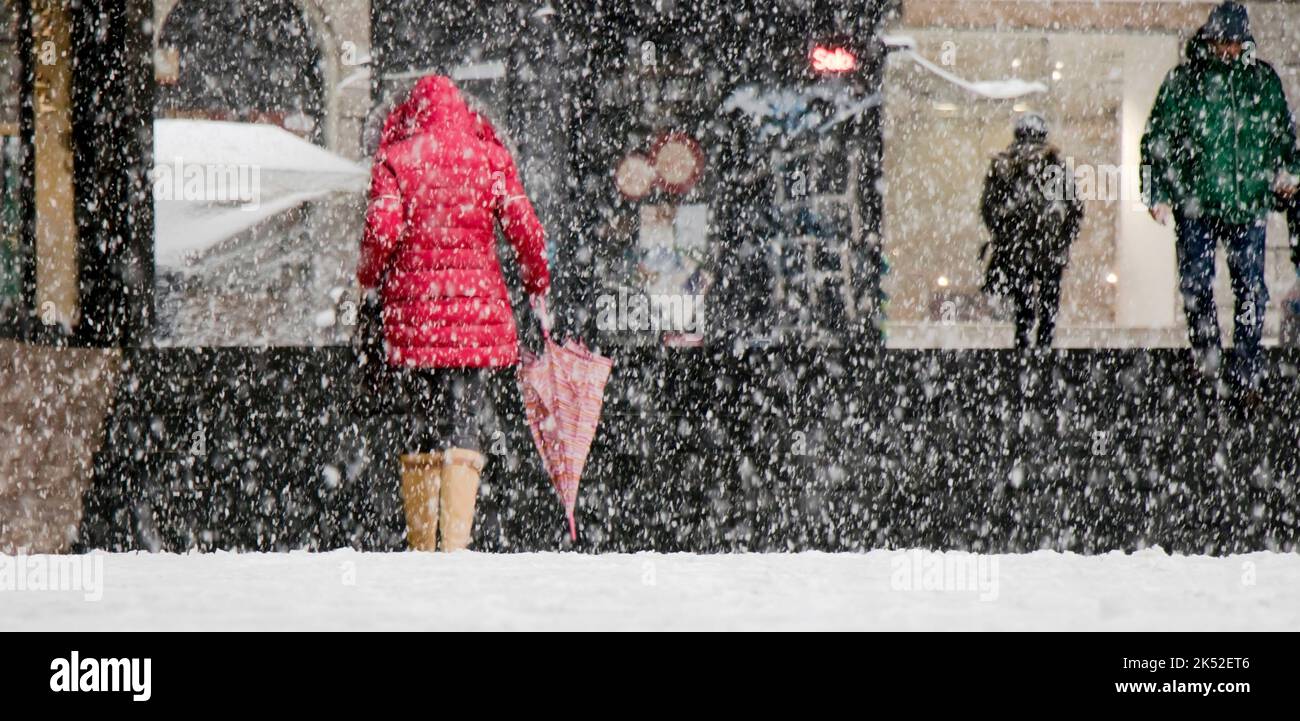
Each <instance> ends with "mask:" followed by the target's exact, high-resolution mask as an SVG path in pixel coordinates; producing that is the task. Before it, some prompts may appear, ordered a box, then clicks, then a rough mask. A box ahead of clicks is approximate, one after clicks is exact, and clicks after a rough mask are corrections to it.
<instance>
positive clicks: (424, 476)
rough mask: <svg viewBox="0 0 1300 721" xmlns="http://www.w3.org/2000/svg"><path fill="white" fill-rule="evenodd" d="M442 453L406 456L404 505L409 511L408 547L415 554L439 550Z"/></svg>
mask: <svg viewBox="0 0 1300 721" xmlns="http://www.w3.org/2000/svg"><path fill="white" fill-rule="evenodd" d="M441 485H442V454H440V453H412V454H408V455H405V456H402V506H403V507H404V508H405V509H406V545H407V546H409V547H410V549H411V550H412V551H435V550H437V549H438V498H439V491H440V487H441Z"/></svg>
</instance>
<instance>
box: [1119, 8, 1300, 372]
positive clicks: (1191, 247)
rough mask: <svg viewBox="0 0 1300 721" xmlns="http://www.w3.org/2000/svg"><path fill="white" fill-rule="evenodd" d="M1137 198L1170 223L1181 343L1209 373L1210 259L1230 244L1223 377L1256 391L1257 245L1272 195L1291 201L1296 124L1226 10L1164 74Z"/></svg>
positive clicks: (1241, 16) (1240, 24)
mask: <svg viewBox="0 0 1300 721" xmlns="http://www.w3.org/2000/svg"><path fill="white" fill-rule="evenodd" d="M1142 157H1143V166H1144V171H1145V172H1144V173H1143V179H1144V189H1143V190H1144V193H1145V196H1146V197H1145V200H1146V203H1147V206H1148V207H1149V208H1150V210H1151V215H1152V217H1153V218H1155V219H1156V221H1157V222H1159V223H1161V224H1162V225H1167V224H1168V223H1169V221H1170V220H1171V219H1172V220H1173V221H1174V222H1175V224H1176V226H1177V236H1178V240H1177V250H1178V270H1179V275H1180V276H1181V283H1180V286H1181V291H1182V295H1183V301H1184V306H1185V310H1186V314H1187V324H1188V336H1189V338H1190V340H1191V344H1192V348H1193V349H1194V350H1195V351H1196V352H1197V356H1198V358H1199V360H1200V363H1201V367H1202V368H1203V369H1204V370H1205V371H1206V372H1209V373H1211V374H1217V372H1218V368H1219V365H1220V362H1219V361H1220V354H1221V351H1220V337H1219V322H1218V317H1217V312H1216V309H1215V306H1214V255H1215V249H1216V248H1217V246H1218V245H1219V244H1220V243H1222V244H1223V245H1224V246H1225V247H1226V248H1227V254H1228V269H1229V271H1230V272H1231V274H1232V289H1233V294H1234V295H1235V296H1236V324H1235V325H1236V328H1235V330H1234V332H1233V341H1234V343H1235V345H1236V347H1237V356H1238V360H1239V363H1238V365H1237V368H1236V369H1235V372H1234V373H1232V374H1231V376H1230V379H1231V380H1232V381H1234V383H1235V384H1236V385H1237V386H1238V387H1239V388H1241V389H1243V390H1245V391H1246V392H1248V393H1253V392H1255V391H1257V390H1258V388H1259V383H1260V380H1261V378H1262V371H1263V359H1262V352H1261V349H1260V338H1261V336H1262V335H1263V328H1264V312H1265V310H1266V308H1267V303H1268V287H1267V285H1266V284H1265V281H1264V244H1265V235H1266V232H1265V229H1266V221H1267V217H1268V213H1269V212H1270V211H1271V210H1272V209H1273V208H1274V207H1275V205H1276V202H1277V195H1278V194H1280V195H1282V196H1284V197H1294V196H1295V195H1296V193H1297V184H1296V177H1297V176H1300V151H1297V148H1296V130H1295V121H1294V118H1293V116H1292V114H1291V110H1290V107H1289V106H1288V105H1287V99H1286V94H1285V92H1284V91H1283V89H1282V81H1281V79H1280V78H1279V77H1278V74H1277V72H1276V71H1275V70H1273V68H1272V66H1270V65H1269V64H1268V63H1265V62H1263V61H1261V60H1259V59H1258V58H1256V57H1255V43H1254V38H1253V36H1252V35H1251V32H1250V18H1249V15H1248V14H1247V11H1246V8H1245V7H1244V6H1242V5H1241V4H1239V3H1235V2H1225V3H1222V4H1221V5H1218V6H1216V7H1215V8H1214V10H1213V11H1212V12H1211V13H1210V19H1209V21H1208V22H1207V23H1206V24H1205V26H1204V27H1202V28H1201V29H1200V31H1199V32H1198V33H1197V34H1196V36H1195V37H1194V38H1192V40H1191V42H1190V43H1189V44H1188V49H1187V58H1186V60H1185V62H1183V63H1182V64H1181V65H1179V66H1178V67H1176V68H1174V69H1173V70H1172V71H1170V73H1169V75H1168V77H1166V78H1165V82H1164V85H1163V86H1162V87H1161V88H1160V94H1159V96H1158V97H1157V98H1156V104H1155V108H1154V109H1153V110H1152V111H1151V117H1150V119H1149V120H1148V121H1147V128H1146V134H1145V136H1144V137H1143V139H1142Z"/></svg>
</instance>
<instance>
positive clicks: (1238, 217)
mask: <svg viewBox="0 0 1300 721" xmlns="http://www.w3.org/2000/svg"><path fill="white" fill-rule="evenodd" d="M1142 163H1143V166H1144V170H1145V171H1146V172H1143V174H1142V178H1143V191H1144V193H1145V194H1146V201H1147V203H1148V205H1150V206H1151V207H1155V206H1156V205H1160V204H1162V203H1164V204H1168V205H1171V206H1173V207H1174V208H1175V209H1176V210H1177V211H1178V212H1179V213H1181V214H1183V215H1190V216H1192V217H1210V218H1216V219H1219V220H1222V221H1224V222H1228V223H1234V224H1240V225H1244V224H1247V223H1253V222H1255V221H1258V220H1260V219H1262V218H1264V217H1265V216H1266V215H1268V213H1269V211H1270V210H1272V209H1273V208H1274V205H1275V200H1274V195H1273V184H1274V181H1275V180H1276V178H1277V174H1278V171H1279V170H1283V169H1286V170H1289V171H1290V172H1291V173H1292V174H1294V175H1298V176H1300V152H1298V151H1297V149H1296V131H1295V122H1294V119H1293V117H1292V115H1291V111H1290V108H1289V107H1288V105H1287V100H1286V93H1285V92H1284V91H1283V89H1282V80H1281V79H1280V78H1279V77H1278V75H1277V72H1276V71H1274V70H1273V67H1272V66H1271V65H1269V64H1268V63H1265V62H1263V61H1261V60H1258V59H1256V58H1254V56H1253V53H1250V54H1243V55H1242V57H1241V58H1240V59H1238V60H1237V61H1235V62H1231V63H1229V62H1225V61H1223V60H1220V59H1219V58H1218V57H1216V56H1214V55H1213V53H1212V52H1211V51H1210V47H1209V45H1208V43H1206V42H1205V41H1203V40H1202V39H1201V38H1200V36H1199V34H1198V36H1197V37H1196V38H1193V40H1192V41H1191V43H1189V44H1188V47H1187V60H1186V61H1185V62H1184V63H1183V64H1181V65H1179V66H1178V67H1176V68H1174V69H1173V70H1172V71H1170V73H1169V75H1168V77H1166V78H1165V82H1164V85H1163V86H1161V88H1160V95H1159V96H1158V97H1157V98H1156V104H1155V108H1154V109H1153V110H1152V111H1151V118H1150V119H1149V120H1148V121H1147V128H1146V134H1145V135H1144V136H1143V138H1142Z"/></svg>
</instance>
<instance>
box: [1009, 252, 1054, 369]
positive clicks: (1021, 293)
mask: <svg viewBox="0 0 1300 721" xmlns="http://www.w3.org/2000/svg"><path fill="white" fill-rule="evenodd" d="M1064 273H1065V266H1064V265H1059V264H1057V263H1048V264H1047V267H1045V268H1042V269H1041V270H1039V271H1038V272H1037V273H1036V275H1038V277H1037V278H1033V277H1030V276H1027V277H1025V278H1021V279H1017V280H1015V281H1013V282H1012V283H1011V288H1010V290H1011V292H1010V295H1011V302H1012V303H1013V304H1014V305H1015V307H1016V348H1018V349H1020V350H1026V349H1029V348H1034V347H1037V348H1041V349H1048V348H1051V347H1052V338H1053V336H1055V335H1056V316H1057V313H1058V312H1059V311H1060V308H1061V276H1062V275H1063V274H1064ZM1031 275H1033V274H1031ZM1035 328H1036V329H1037V332H1035ZM1035 340H1036V341H1037V345H1036V346H1035V345H1034V344H1033V342H1034V341H1035Z"/></svg>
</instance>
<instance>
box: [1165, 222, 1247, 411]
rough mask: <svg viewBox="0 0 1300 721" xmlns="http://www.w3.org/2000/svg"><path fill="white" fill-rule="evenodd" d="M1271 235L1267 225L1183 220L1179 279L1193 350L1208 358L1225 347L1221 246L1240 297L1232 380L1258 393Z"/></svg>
mask: <svg viewBox="0 0 1300 721" xmlns="http://www.w3.org/2000/svg"><path fill="white" fill-rule="evenodd" d="M1266 231H1267V226H1266V225H1265V222H1264V221H1262V220H1261V221H1259V222H1257V223H1252V224H1249V225H1233V224H1230V223H1224V222H1223V221H1220V220H1216V219H1213V218H1195V219H1193V218H1186V217H1180V218H1178V273H1179V276H1180V277H1181V281H1180V288H1181V290H1182V294H1183V304H1184V307H1185V310H1186V312H1187V332H1188V337H1189V338H1190V339H1191V343H1192V348H1193V349H1195V350H1196V351H1197V353H1198V354H1199V355H1201V356H1202V357H1205V356H1207V355H1209V354H1210V353H1211V352H1217V351H1218V349H1219V347H1220V333H1219V318H1218V311H1217V309H1216V308H1215V305H1214V253H1215V249H1216V248H1217V247H1218V245H1219V244H1220V243H1222V244H1223V245H1224V247H1225V248H1226V249H1227V254H1228V271H1229V272H1230V274H1231V276H1232V293H1233V295H1234V296H1235V297H1236V323H1235V328H1234V330H1233V334H1232V339H1233V343H1234V344H1235V345H1236V348H1237V358H1238V367H1237V369H1236V372H1235V374H1234V376H1233V380H1234V381H1235V382H1237V383H1238V384H1239V385H1241V386H1243V387H1250V388H1256V387H1258V385H1259V382H1260V379H1261V376H1262V372H1263V352H1262V350H1261V348H1260V339H1261V337H1262V336H1263V334H1264V313H1265V311H1266V310H1267V308H1268V286H1267V285H1266V284H1265V282H1264V244H1265V239H1266V235H1267V232H1266Z"/></svg>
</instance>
